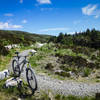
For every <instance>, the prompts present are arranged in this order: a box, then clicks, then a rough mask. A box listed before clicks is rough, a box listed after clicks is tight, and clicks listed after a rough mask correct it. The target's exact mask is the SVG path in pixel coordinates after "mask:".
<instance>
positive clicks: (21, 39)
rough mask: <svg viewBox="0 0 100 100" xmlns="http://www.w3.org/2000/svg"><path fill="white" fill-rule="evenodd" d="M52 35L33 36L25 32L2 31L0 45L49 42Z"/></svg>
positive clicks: (0, 32) (0, 31)
mask: <svg viewBox="0 0 100 100" xmlns="http://www.w3.org/2000/svg"><path fill="white" fill-rule="evenodd" d="M50 37H51V36H50V35H40V34H33V33H29V32H24V31H9V30H0V43H3V44H4V45H6V44H19V43H23V44H31V43H34V42H36V41H38V42H47V41H48V39H49V38H50Z"/></svg>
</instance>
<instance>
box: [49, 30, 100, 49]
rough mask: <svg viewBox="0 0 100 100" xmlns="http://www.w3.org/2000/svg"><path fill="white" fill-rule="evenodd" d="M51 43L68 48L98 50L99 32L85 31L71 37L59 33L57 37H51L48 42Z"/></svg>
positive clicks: (99, 43)
mask: <svg viewBox="0 0 100 100" xmlns="http://www.w3.org/2000/svg"><path fill="white" fill-rule="evenodd" d="M51 41H52V42H54V43H60V44H65V45H68V46H72V45H76V46H86V47H90V48H95V49H98V48H100V31H99V30H95V29H92V30H90V29H87V30H86V31H84V32H79V33H78V32H76V33H75V34H73V35H71V34H67V33H65V34H63V33H60V34H59V36H57V37H56V36H53V37H51V38H50V40H49V42H51Z"/></svg>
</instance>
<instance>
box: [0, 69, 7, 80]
mask: <svg viewBox="0 0 100 100" xmlns="http://www.w3.org/2000/svg"><path fill="white" fill-rule="evenodd" d="M8 76H9V70H4V71H2V72H0V80H3V79H4V78H6V77H8Z"/></svg>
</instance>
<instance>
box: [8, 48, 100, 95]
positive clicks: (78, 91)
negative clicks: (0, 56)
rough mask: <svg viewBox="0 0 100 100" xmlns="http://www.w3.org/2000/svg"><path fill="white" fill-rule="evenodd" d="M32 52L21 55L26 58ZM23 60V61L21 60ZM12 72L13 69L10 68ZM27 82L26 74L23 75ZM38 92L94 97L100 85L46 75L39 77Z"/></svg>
mask: <svg viewBox="0 0 100 100" xmlns="http://www.w3.org/2000/svg"><path fill="white" fill-rule="evenodd" d="M29 51H30V50H25V51H24V52H22V53H21V55H22V56H25V55H27V54H28V53H29ZM21 60H22V59H21ZM9 69H10V70H11V67H10V68H9ZM21 76H22V77H23V78H24V79H25V80H26V75H25V73H22V75H21ZM36 78H37V82H38V90H44V91H48V90H50V91H52V92H53V93H54V94H63V95H66V96H68V95H75V96H94V95H95V94H96V93H100V83H85V82H84V83H83V82H74V81H69V80H68V81H61V80H58V79H53V78H50V77H49V76H46V75H37V74H36Z"/></svg>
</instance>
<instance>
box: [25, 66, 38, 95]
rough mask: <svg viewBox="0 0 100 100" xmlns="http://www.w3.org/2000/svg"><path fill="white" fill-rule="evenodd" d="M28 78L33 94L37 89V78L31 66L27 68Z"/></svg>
mask: <svg viewBox="0 0 100 100" xmlns="http://www.w3.org/2000/svg"><path fill="white" fill-rule="evenodd" d="M26 78H27V82H28V86H29V87H30V89H31V91H32V94H34V92H35V91H36V90H37V80H36V76H35V74H34V72H33V70H32V69H31V68H27V69H26Z"/></svg>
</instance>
